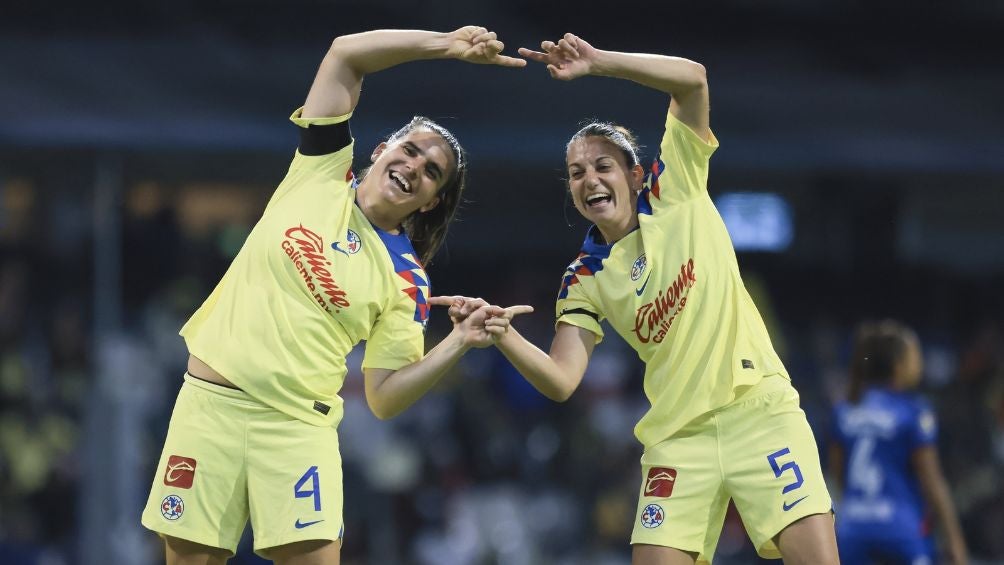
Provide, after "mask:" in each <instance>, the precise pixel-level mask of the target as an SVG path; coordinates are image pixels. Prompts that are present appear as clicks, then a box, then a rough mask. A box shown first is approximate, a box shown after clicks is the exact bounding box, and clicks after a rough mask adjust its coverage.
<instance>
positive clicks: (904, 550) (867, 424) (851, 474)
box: [833, 389, 937, 563]
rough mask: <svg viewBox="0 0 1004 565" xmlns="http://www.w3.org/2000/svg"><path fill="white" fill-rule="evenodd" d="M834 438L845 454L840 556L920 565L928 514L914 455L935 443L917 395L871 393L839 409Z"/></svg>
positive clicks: (930, 415) (930, 418)
mask: <svg viewBox="0 0 1004 565" xmlns="http://www.w3.org/2000/svg"><path fill="white" fill-rule="evenodd" d="M833 436H834V440H835V441H836V442H837V443H838V444H839V445H840V446H841V447H842V448H843V450H844V453H845V454H846V458H845V464H844V465H845V466H844V477H845V479H846V480H845V485H844V495H843V500H842V501H841V502H840V504H839V505H838V506H837V532H838V541H839V542H840V546H841V547H840V549H841V555H842V556H844V555H849V554H855V555H859V554H861V555H863V556H864V555H870V556H871V558H874V557H876V556H877V555H884V556H886V558H892V559H893V560H895V561H897V562H905V563H920V562H924V561H922V559H924V558H925V556H924V554H925V553H926V552H927V548H928V544H927V543H926V538H927V526H926V520H925V515H926V508H925V504H924V499H923V497H922V495H921V491H920V484H919V483H918V481H917V476H916V474H915V473H914V470H913V463H912V454H913V453H914V451H916V450H917V449H919V448H921V447H924V446H929V445H933V444H934V442H935V440H936V438H937V423H936V420H935V416H934V412H933V411H932V410H931V408H930V406H928V404H927V402H926V401H924V400H923V399H921V398H920V397H919V396H917V395H915V394H909V393H902V392H896V391H892V390H888V389H870V390H868V391H866V392H865V394H864V395H863V397H862V398H861V400H860V401H859V402H858V403H856V404H851V403H846V402H845V403H841V404H839V405H838V406H837V407H836V410H835V418H834V430H833ZM866 550H867V551H866ZM862 552H864V553H862ZM845 561H846V559H845ZM862 562H867V561H862Z"/></svg>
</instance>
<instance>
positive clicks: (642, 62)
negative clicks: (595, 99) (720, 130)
mask: <svg viewBox="0 0 1004 565" xmlns="http://www.w3.org/2000/svg"><path fill="white" fill-rule="evenodd" d="M540 47H541V49H542V51H532V50H530V49H526V48H523V47H521V48H520V49H519V54H520V55H522V56H524V57H526V58H528V59H531V60H533V61H537V62H539V63H543V64H545V65H547V70H548V72H549V73H551V76H552V77H553V78H556V79H558V80H573V79H576V78H579V77H581V76H585V75H594V76H607V77H614V78H621V79H627V80H631V81H634V82H637V83H638V84H641V85H644V86H647V87H649V88H654V89H656V90H659V91H662V92H665V93H667V94H669V95H670V96H671V97H672V100H671V102H670V106H669V110H670V112H672V113H673V115H674V116H676V118H677V119H679V120H680V121H681V122H683V123H685V124H687V126H689V127H690V129H692V130H694V132H695V133H697V135H699V136H700V137H701V139H704V140H705V141H707V140H708V138H709V136H710V134H711V130H710V129H709V128H710V126H709V123H710V122H709V113H710V106H709V101H708V79H707V75H706V73H705V70H704V66H703V65H701V64H700V63H695V62H694V61H690V60H688V59H682V58H680V57H669V56H666V55H652V54H647V53H621V52H617V51H603V50H601V49H596V48H595V47H593V46H592V45H590V44H589V43H587V42H586V41H585V40H584V39H582V38H581V37H578V36H576V35H573V34H571V33H566V34H565V36H564V37H563V38H562V39H561V40H559V41H558V43H554V42H552V41H544V42H542V43H541V44H540Z"/></svg>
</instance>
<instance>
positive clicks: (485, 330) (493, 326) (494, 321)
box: [429, 296, 533, 347]
mask: <svg viewBox="0 0 1004 565" xmlns="http://www.w3.org/2000/svg"><path fill="white" fill-rule="evenodd" d="M429 304H431V305H433V306H448V307H449V315H450V320H451V321H452V322H453V327H454V329H459V330H461V331H463V332H464V334H465V342H467V343H468V344H469V345H471V346H473V347H487V346H489V345H492V344H493V343H495V342H496V341H498V340H499V339H500V338H501V337H502V336H504V335H505V334H506V332H508V331H509V325H510V322H511V321H512V319H513V317H515V316H518V315H520V314H529V313H530V312H533V306H527V305H524V304H520V305H516V306H509V307H508V308H502V307H500V306H494V305H491V304H488V302H486V301H485V300H484V299H482V298H469V297H466V296H432V297H430V298H429Z"/></svg>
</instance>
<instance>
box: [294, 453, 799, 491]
mask: <svg viewBox="0 0 1004 565" xmlns="http://www.w3.org/2000/svg"><path fill="white" fill-rule="evenodd" d="M789 453H791V452H790V451H788V448H787V447H785V448H784V449H781V450H779V451H775V452H774V453H771V454H770V455H768V456H767V462H768V463H770V468H771V469H773V470H774V476H775V477H777V478H779V479H780V478H781V475H783V474H784V472H785V471H787V470H789V469H791V471H792V472H793V473H795V482H793V483H791V484H790V485H788V486H786V487H784V490H782V491H781V494H788V493H789V492H791V491H793V490H795V489H797V488H798V487H800V486H802V470H801V469H799V468H798V463H795V462H794V461H788V462H787V463H783V464H782V465H781V466H780V467H779V466H778V464H777V459H778V457H783V456H785V455H788V454H789ZM297 496H299V495H297Z"/></svg>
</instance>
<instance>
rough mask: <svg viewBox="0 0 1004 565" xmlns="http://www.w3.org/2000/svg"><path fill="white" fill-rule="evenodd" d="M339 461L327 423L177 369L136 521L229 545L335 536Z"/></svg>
mask: <svg viewBox="0 0 1004 565" xmlns="http://www.w3.org/2000/svg"><path fill="white" fill-rule="evenodd" d="M342 501H343V497H342V463H341V457H340V456H339V453H338V435H337V430H336V429H335V428H334V427H317V426H313V425H310V424H307V423H304V422H302V421H300V420H297V419H295V418H292V417H290V416H287V415H286V414H283V413H282V412H279V411H278V410H275V409H273V408H271V407H269V406H266V405H265V404H262V403H261V402H259V401H257V400H255V399H253V398H251V397H250V396H249V395H248V394H246V393H244V392H242V391H240V390H235V389H231V388H227V387H223V386H219V385H216V384H213V383H209V382H206V381H202V380H199V379H196V378H194V377H191V376H190V375H187V374H186V375H185V383H184V384H183V385H182V387H181V391H180V392H179V393H178V400H177V402H176V403H175V407H174V413H173V414H172V415H171V424H170V427H169V429H168V432H167V439H166V441H165V442H164V451H163V453H162V454H161V457H160V465H159V467H158V468H157V472H156V474H155V476H154V480H153V487H152V488H151V489H150V498H149V500H148V501H147V504H146V508H145V509H144V511H143V519H142V522H143V525H144V526H146V527H147V528H149V529H151V530H153V531H155V532H157V533H158V534H160V535H161V536H173V537H176V538H181V539H185V540H189V541H193V542H195V543H200V544H202V545H208V546H212V547H219V548H223V549H227V550H229V551H230V552H231V553H234V552H236V550H237V543H238V541H240V537H241V533H242V532H243V531H244V526H245V524H246V523H247V521H248V519H249V518H250V520H251V526H252V529H253V530H254V549H255V552H259V553H261V552H262V550H265V549H267V548H270V547H275V546H279V545H285V544H288V543H293V542H297V541H305V540H340V539H341V533H342Z"/></svg>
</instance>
